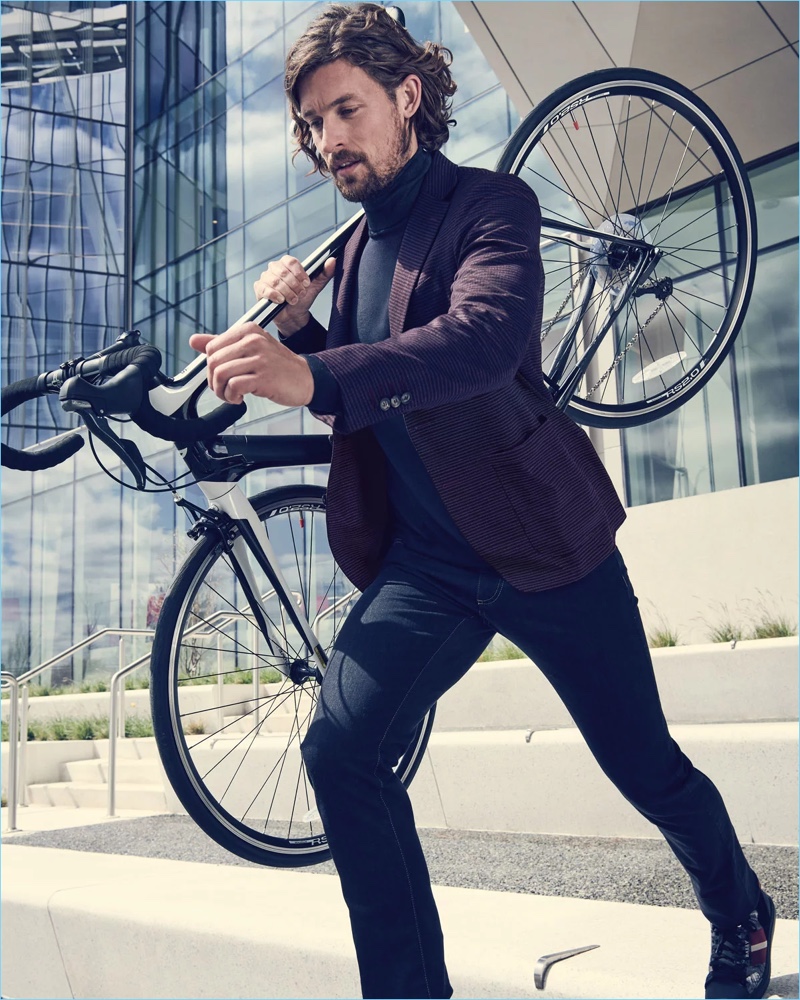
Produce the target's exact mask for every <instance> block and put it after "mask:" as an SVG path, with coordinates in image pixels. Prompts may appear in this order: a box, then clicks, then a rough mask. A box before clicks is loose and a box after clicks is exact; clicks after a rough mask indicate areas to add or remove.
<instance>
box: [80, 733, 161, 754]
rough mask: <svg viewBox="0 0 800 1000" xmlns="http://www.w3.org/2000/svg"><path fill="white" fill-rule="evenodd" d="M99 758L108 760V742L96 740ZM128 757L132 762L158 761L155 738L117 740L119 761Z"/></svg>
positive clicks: (142, 737)
mask: <svg viewBox="0 0 800 1000" xmlns="http://www.w3.org/2000/svg"><path fill="white" fill-rule="evenodd" d="M94 745H95V748H96V753H97V756H98V757H100V758H101V759H102V760H108V740H95V741H94ZM123 757H128V758H130V759H132V760H158V747H157V746H156V738H155V736H136V737H130V736H129V737H126V738H125V739H119V740H117V760H120V759H121V758H123Z"/></svg>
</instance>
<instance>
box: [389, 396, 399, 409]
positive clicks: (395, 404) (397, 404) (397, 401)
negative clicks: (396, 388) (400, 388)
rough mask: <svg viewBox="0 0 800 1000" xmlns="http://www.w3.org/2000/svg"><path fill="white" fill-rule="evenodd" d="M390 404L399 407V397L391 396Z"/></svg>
mask: <svg viewBox="0 0 800 1000" xmlns="http://www.w3.org/2000/svg"><path fill="white" fill-rule="evenodd" d="M391 402H392V406H394V407H397V406H399V405H400V397H399V396H392V400H391Z"/></svg>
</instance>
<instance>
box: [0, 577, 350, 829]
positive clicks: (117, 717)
mask: <svg viewBox="0 0 800 1000" xmlns="http://www.w3.org/2000/svg"><path fill="white" fill-rule="evenodd" d="M274 593H275V591H274V590H270V591H268V592H267V593H265V594H262V595H261V599H262V601H265V600H267V599H268V598H269V597H271V596H273V595H274ZM292 596H293V597H294V599H295V601H296V602H297V603H298V604H299V605H302V595H301V594H299V593H297V592H295V591H292ZM350 597H352V595H347V598H346V599H348V600H349V599H350ZM342 600H344V599H340V601H337V602H336V604H335V605H334V606H332V607H331V608H328V609H326V611H325V612H324V613H323V616H324V615H326V614H330V612H331V611H332V610H334V609H335V608H336V607H338V606H340V605H341V601H342ZM234 618H248V615H247V612H246V610H239V609H236V610H235V611H217V612H215V613H214V614H213V615H211V616H209V617H208V618H205V619H204V620H203V621H201V622H198V624H197V625H194V626H193V627H192V628H190V629H187V630H186V632H185V633H184V635H193V634H195V633H197V634H199V635H203V629H204V628H206V627H207V626H208V625H209V624H212V623H214V622H216V621H218V620H225V621H229V620H232V619H234ZM214 631H215V630H213V629H211V630H209V631H208V633H207V634H208V635H213V634H214ZM109 635H116V636H119V657H118V662H119V663H120V667H119V669H118V670H117V671H116V672H115V673H114V674H113V675H112V677H111V687H110V699H111V704H110V708H109V719H108V738H109V744H108V815H109V816H114V815H115V814H116V765H117V752H116V751H117V746H116V741H117V737H118V736H119V735H121V730H122V729H123V726H124V721H125V702H124V697H125V687H124V686H122V688H120V682H121V680H122V678H124V677H125V676H127V675H128V674H129V673H131V672H132V671H133V670H136V669H137V667H140V666H142V665H143V664H144V663H146V662H147V661H148V660H149V659H150V655H151V654H150V653H149V652H148V653H145V654H144V655H143V656H140V657H139V658H138V659H136V660H133V661H132V662H131V663H128V664H125V665H123V662H124V643H125V637H126V636H129V635H140V636H141V635H144V636H147V635H149V636H152V635H154V631H153V629H135V628H103V629H100V630H99V631H98V632H94V633H92V635H90V636H87V637H86V638H85V639H81V641H80V642H76V643H75V644H74V645H72V646H70V647H69V648H68V649H65V650H64V651H63V652H61V653H58V654H57V655H56V656H51V657H50V658H49V659H48V660H45V661H44V662H43V663H40V664H39V665H38V666H36V667H33V668H32V669H30V670H28V671H26V672H25V673H24V674H20V675H19V676H18V677H15V676H14V674H12V673H9V672H8V671H5V670H4V671H2V682H3V684H9V685H10V686H11V687H12V688H13V691H12V694H11V699H10V715H9V724H10V730H11V731H10V733H9V737H10V743H9V789H8V791H9V794H8V805H9V811H8V819H9V823H10V826H9V830H16V829H17V826H16V817H17V805H18V803H19V804H22V805H27V804H28V803H27V797H28V784H27V762H28V761H27V757H28V755H27V745H28V709H29V696H28V690H29V688H28V685H29V682H30V681H31V680H33V678H34V677H38V676H39V674H41V673H43V672H44V671H45V670H47V669H48V668H49V667H53V666H55V665H56V664H57V663H60V662H61V661H62V660H65V659H67V658H68V657H70V656H72V654H73V653H76V652H78V650H80V649H83V648H85V647H86V646H90V645H92V643H94V642H97V641H98V640H99V639H102V638H103V637H105V636H109ZM258 678H259V669H258V667H256V668H255V669H254V671H253V686H254V689H255V691H257V689H258V683H259V680H258ZM222 684H223V677H222V675H221V674H220V676H219V680H218V686H219V687H220V689H221V688H222ZM20 690H21V692H22V697H21V699H20ZM256 697H257V695H256ZM219 700H220V712H221V711H222V690H220V692H219ZM20 702H21V709H20ZM20 730H21V739H20ZM14 732H16V734H17V739H16V740H15V739H14V737H13V733H14Z"/></svg>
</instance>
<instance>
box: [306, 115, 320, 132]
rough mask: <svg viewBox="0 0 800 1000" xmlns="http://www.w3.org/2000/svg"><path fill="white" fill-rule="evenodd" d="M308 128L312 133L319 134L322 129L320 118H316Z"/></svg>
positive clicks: (309, 123)
mask: <svg viewBox="0 0 800 1000" xmlns="http://www.w3.org/2000/svg"><path fill="white" fill-rule="evenodd" d="M308 127H309V128H310V129H311V131H312V132H319V130H320V129H321V128H322V121H321V119H319V118H315V119H314V120H313V121H310V122H308Z"/></svg>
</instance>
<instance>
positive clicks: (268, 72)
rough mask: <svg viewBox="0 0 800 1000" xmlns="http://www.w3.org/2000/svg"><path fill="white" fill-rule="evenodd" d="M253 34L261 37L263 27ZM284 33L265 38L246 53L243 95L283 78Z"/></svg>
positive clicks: (243, 60)
mask: <svg viewBox="0 0 800 1000" xmlns="http://www.w3.org/2000/svg"><path fill="white" fill-rule="evenodd" d="M252 6H253V7H261V8H263V7H264V6H265V4H262V3H254V4H253V5H252ZM255 30H257V31H258V33H257V34H255V35H253V36H251V37H253V38H260V37H262V35H263V29H261V30H258V29H255ZM283 60H284V56H283V34H282V33H278V34H275V35H273V36H272V37H271V38H266V39H264V41H263V42H260V43H259V44H258V45H256V46H255V48H253V49H251V50H250V51H249V52H247V53H246V54H245V56H244V57H243V59H242V95H243V96H244V97H245V98H247V97H249V96H250V94H252V93H253V92H254V91H256V90H259V89H260V88H261V87H263V86H264V84H265V83H268V82H269V81H270V80H274V79H275V78H276V77H278V78H280V79H281V80H282V78H283Z"/></svg>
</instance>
